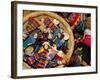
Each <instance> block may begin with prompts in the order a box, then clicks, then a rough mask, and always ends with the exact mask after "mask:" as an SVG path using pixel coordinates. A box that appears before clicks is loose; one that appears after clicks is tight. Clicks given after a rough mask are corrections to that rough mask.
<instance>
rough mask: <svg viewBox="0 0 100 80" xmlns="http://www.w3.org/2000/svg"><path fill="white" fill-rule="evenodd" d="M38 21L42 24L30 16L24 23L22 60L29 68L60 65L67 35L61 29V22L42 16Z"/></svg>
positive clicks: (65, 47) (66, 45)
mask: <svg viewBox="0 0 100 80" xmlns="http://www.w3.org/2000/svg"><path fill="white" fill-rule="evenodd" d="M40 21H41V23H42V25H41V24H40V23H39V22H38V21H37V20H36V19H34V17H30V18H29V19H28V20H27V21H26V22H25V23H24V31H23V61H24V62H25V63H26V64H28V65H29V66H30V67H31V68H54V67H57V66H59V65H62V64H63V62H62V60H63V56H64V54H66V53H67V48H68V40H69V35H68V33H66V32H64V31H63V29H61V27H60V24H61V23H60V22H59V21H58V20H56V19H51V18H50V17H49V16H43V17H42V18H41V19H40ZM44 25H45V26H44Z"/></svg>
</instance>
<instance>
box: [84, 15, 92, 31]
mask: <svg viewBox="0 0 100 80" xmlns="http://www.w3.org/2000/svg"><path fill="white" fill-rule="evenodd" d="M85 26H86V28H89V29H91V17H86V19H85Z"/></svg>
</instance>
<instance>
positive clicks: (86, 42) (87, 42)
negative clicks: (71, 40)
mask: <svg viewBox="0 0 100 80" xmlns="http://www.w3.org/2000/svg"><path fill="white" fill-rule="evenodd" d="M82 43H83V44H84V45H86V46H87V47H90V46H91V31H90V29H86V30H85V32H84V37H83V40H82Z"/></svg>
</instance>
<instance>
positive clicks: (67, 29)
mask: <svg viewBox="0 0 100 80" xmlns="http://www.w3.org/2000/svg"><path fill="white" fill-rule="evenodd" d="M44 15H46V16H49V17H51V18H53V19H57V20H58V21H59V22H60V23H62V25H63V26H61V28H62V29H63V30H64V32H67V33H68V34H69V40H68V51H67V53H66V55H64V59H63V61H64V64H66V63H68V62H69V61H70V57H71V55H72V53H73V49H74V37H73V33H72V30H71V28H70V26H69V24H68V23H67V21H66V20H65V19H63V18H62V17H61V16H59V15H57V14H56V13H53V12H45V11H43V12H42V11H38V12H31V13H30V14H28V15H26V16H24V18H23V21H24V22H26V21H27V20H28V19H29V17H38V16H44ZM38 22H39V23H40V24H41V25H42V23H41V22H40V21H38Z"/></svg>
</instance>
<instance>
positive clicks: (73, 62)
mask: <svg viewBox="0 0 100 80" xmlns="http://www.w3.org/2000/svg"><path fill="white" fill-rule="evenodd" d="M67 21H68V22H69V24H70V26H71V28H72V31H73V34H74V40H75V41H74V42H75V45H74V51H73V54H72V57H71V59H70V62H69V65H67V66H70V67H73V66H90V65H91V14H89V13H68V14H67Z"/></svg>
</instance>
